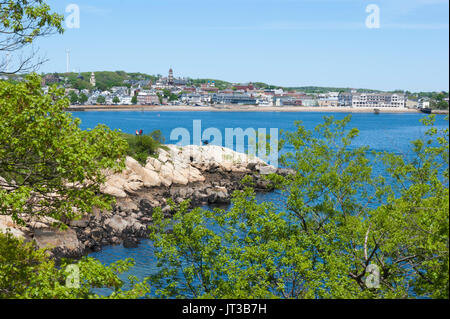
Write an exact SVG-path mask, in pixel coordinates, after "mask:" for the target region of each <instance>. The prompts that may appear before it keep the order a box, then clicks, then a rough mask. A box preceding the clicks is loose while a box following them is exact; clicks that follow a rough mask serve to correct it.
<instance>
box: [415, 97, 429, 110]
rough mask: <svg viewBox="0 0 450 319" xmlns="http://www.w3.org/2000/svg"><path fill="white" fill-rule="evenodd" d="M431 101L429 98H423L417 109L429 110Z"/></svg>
mask: <svg viewBox="0 0 450 319" xmlns="http://www.w3.org/2000/svg"><path fill="white" fill-rule="evenodd" d="M430 105H431V104H430V99H428V98H421V99H419V101H418V102H417V108H419V109H429V108H430Z"/></svg>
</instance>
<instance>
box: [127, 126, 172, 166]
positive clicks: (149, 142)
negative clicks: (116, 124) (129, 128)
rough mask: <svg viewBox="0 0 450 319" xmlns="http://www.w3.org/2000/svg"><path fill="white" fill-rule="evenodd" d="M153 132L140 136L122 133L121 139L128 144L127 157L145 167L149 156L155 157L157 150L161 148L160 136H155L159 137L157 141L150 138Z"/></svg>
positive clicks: (161, 139) (161, 138)
mask: <svg viewBox="0 0 450 319" xmlns="http://www.w3.org/2000/svg"><path fill="white" fill-rule="evenodd" d="M155 132H158V131H155ZM155 132H153V133H150V134H149V135H140V136H139V135H132V134H125V133H124V134H123V137H124V138H125V140H126V141H127V142H128V151H127V155H128V156H131V157H133V158H134V159H135V160H137V161H138V162H139V163H141V164H142V165H145V163H146V161H147V158H148V157H149V156H155V155H156V154H157V153H158V149H159V148H160V147H161V146H162V142H161V141H163V140H164V139H163V137H162V135H161V134H156V136H159V137H160V138H159V140H156V139H154V138H153V137H152V136H153V135H155V134H154V133H155Z"/></svg>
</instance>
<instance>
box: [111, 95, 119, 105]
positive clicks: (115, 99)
mask: <svg viewBox="0 0 450 319" xmlns="http://www.w3.org/2000/svg"><path fill="white" fill-rule="evenodd" d="M112 102H113V103H114V104H119V103H120V99H119V97H117V96H115V97H114V98H113V100H112Z"/></svg>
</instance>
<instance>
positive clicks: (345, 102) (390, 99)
mask: <svg viewBox="0 0 450 319" xmlns="http://www.w3.org/2000/svg"><path fill="white" fill-rule="evenodd" d="M406 101H407V97H406V95H405V94H397V93H356V92H352V93H340V94H339V96H338V105H339V106H342V107H354V108H364V107H366V108H385V107H395V108H405V107H406Z"/></svg>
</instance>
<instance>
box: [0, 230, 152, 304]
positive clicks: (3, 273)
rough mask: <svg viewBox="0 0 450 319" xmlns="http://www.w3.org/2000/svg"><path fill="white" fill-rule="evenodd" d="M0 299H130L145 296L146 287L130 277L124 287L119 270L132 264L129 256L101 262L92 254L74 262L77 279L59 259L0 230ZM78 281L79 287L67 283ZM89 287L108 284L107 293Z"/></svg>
mask: <svg viewBox="0 0 450 319" xmlns="http://www.w3.org/2000/svg"><path fill="white" fill-rule="evenodd" d="M0 252H1V253H0V299H99V298H111V299H130V298H140V297H143V296H145V295H146V294H147V293H148V292H149V291H150V287H149V285H148V284H147V281H146V280H144V281H142V282H137V281H136V279H135V278H132V277H130V278H129V280H130V283H131V284H130V288H129V289H127V290H124V289H123V287H124V282H123V281H122V280H121V279H120V278H119V276H118V275H119V274H122V273H124V272H126V271H128V270H129V269H130V268H131V267H133V266H134V262H133V261H132V260H131V259H127V260H124V261H119V262H116V263H114V264H111V265H109V266H103V265H102V264H101V263H100V262H99V261H97V260H95V259H92V258H83V259H81V260H80V261H78V262H76V263H74V264H73V265H75V266H76V267H78V270H79V278H78V279H79V282H78V280H76V281H75V282H73V281H72V280H71V279H72V278H71V275H73V273H72V272H71V271H70V268H68V267H67V266H69V265H72V261H69V260H63V261H62V262H61V264H59V265H58V266H57V265H56V264H55V261H54V260H53V259H50V258H49V257H48V255H47V254H46V252H45V251H44V250H37V249H36V247H35V246H34V245H33V244H32V243H27V244H25V243H23V242H22V241H20V240H18V239H16V238H14V237H12V236H11V235H10V234H7V235H4V234H2V233H0ZM66 283H69V284H72V285H73V284H77V283H79V287H74V286H70V285H67V284H66ZM93 288H109V289H110V291H111V293H110V294H109V295H106V296H100V295H98V294H95V293H93V292H92V289H93Z"/></svg>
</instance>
